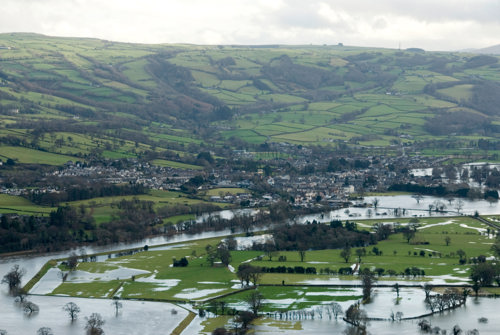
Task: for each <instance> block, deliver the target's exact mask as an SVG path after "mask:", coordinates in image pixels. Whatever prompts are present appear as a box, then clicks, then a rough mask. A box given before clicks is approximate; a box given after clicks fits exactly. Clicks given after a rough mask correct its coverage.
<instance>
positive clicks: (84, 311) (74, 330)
mask: <svg viewBox="0 0 500 335" xmlns="http://www.w3.org/2000/svg"><path fill="white" fill-rule="evenodd" d="M5 294H6V292H4V291H2V293H1V295H2V298H1V304H2V307H1V312H0V329H3V330H6V331H7V332H8V334H13V335H16V334H20V335H24V334H30V335H33V334H36V333H37V330H38V329H39V328H41V327H50V328H51V329H52V331H53V332H54V334H61V335H62V334H67V335H72V334H84V326H85V317H88V316H90V315H91V314H92V313H99V314H100V315H101V316H102V318H103V319H104V320H105V324H104V326H103V329H104V331H105V332H106V334H137V335H139V334H140V335H157V334H165V333H167V334H169V333H171V332H172V330H173V329H175V327H177V325H178V324H179V323H180V322H181V321H182V320H183V319H184V318H185V317H186V316H187V315H188V311H187V310H185V309H183V308H180V307H178V306H175V305H172V304H169V303H160V302H144V301H124V300H122V301H121V303H122V308H121V309H120V310H119V313H118V315H116V314H115V308H114V307H113V306H112V305H111V300H107V299H106V300H105V299H81V298H73V297H71V298H70V297H48V296H30V297H29V300H30V301H32V302H34V303H35V304H37V305H38V306H39V307H40V311H39V312H38V313H33V314H32V315H31V316H26V315H25V314H24V313H23V312H22V310H21V308H20V306H19V305H18V304H17V303H16V302H14V299H13V298H12V297H8V296H6V295H5ZM70 301H71V302H74V303H76V304H77V305H78V306H79V307H80V309H81V312H80V314H79V316H78V319H77V320H75V321H74V322H71V320H70V318H69V316H68V314H67V313H66V312H65V311H63V309H62V308H63V306H64V305H65V304H66V303H68V302H70Z"/></svg>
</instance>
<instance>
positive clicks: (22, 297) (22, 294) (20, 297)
mask: <svg viewBox="0 0 500 335" xmlns="http://www.w3.org/2000/svg"><path fill="white" fill-rule="evenodd" d="M15 291H16V293H15V294H14V295H15V296H16V302H19V303H21V304H22V303H24V302H25V301H26V299H27V298H28V293H27V292H26V290H25V289H24V288H22V287H21V288H18V289H16V290H15Z"/></svg>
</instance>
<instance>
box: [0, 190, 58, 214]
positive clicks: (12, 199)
mask: <svg viewBox="0 0 500 335" xmlns="http://www.w3.org/2000/svg"><path fill="white" fill-rule="evenodd" d="M53 210H54V208H52V207H45V206H38V205H35V204H33V203H31V202H30V201H29V200H27V199H25V198H23V197H21V196H13V195H7V194H0V213H16V214H19V215H46V214H48V213H50V212H51V211H53Z"/></svg>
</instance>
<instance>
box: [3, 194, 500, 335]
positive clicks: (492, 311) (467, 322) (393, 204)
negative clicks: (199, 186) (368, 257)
mask: <svg viewBox="0 0 500 335" xmlns="http://www.w3.org/2000/svg"><path fill="white" fill-rule="evenodd" d="M374 198H375V197H367V198H365V200H364V201H365V202H367V203H371V202H372V201H373V199H374ZM376 198H378V200H379V205H378V209H377V211H375V209H372V211H373V213H375V212H378V213H380V214H379V215H375V214H373V215H372V218H390V217H391V215H390V208H406V216H413V215H416V216H418V215H428V206H429V204H432V203H433V202H435V201H437V200H439V201H442V202H443V203H445V204H446V205H448V202H447V201H445V200H444V199H440V198H436V197H423V198H422V200H420V203H417V202H416V200H415V199H414V198H412V197H411V196H407V195H404V196H394V197H376ZM462 200H463V202H464V205H463V207H462V210H461V212H462V213H464V214H472V213H473V212H474V211H476V210H477V211H478V212H479V213H480V214H495V213H500V205H499V204H498V203H492V204H490V203H489V202H487V201H484V200H480V201H471V200H466V199H462ZM451 206H453V205H451ZM426 210H427V211H426ZM452 210H453V209H452ZM351 213H357V214H359V216H356V217H355V218H358V219H359V218H367V215H366V214H367V208H349V213H346V212H345V209H342V210H339V211H331V212H328V213H323V214H318V215H308V216H304V217H301V218H300V220H299V222H306V221H307V220H309V221H312V220H317V221H321V222H328V221H330V220H333V219H342V220H345V219H353V217H352V216H349V214H351ZM383 213H386V215H383ZM223 214H224V216H226V215H227V216H228V217H230V216H231V215H232V212H231V213H229V212H226V211H224V213H223ZM249 214H251V212H249ZM432 215H433V216H437V215H441V214H438V213H435V212H432ZM448 215H450V214H448ZM392 217H394V215H393V216H392ZM228 234H230V232H229V231H228V230H226V231H221V232H209V233H202V234H197V235H179V236H174V237H170V238H167V237H163V236H162V237H155V238H149V239H144V240H142V241H139V242H136V243H123V244H115V245H109V246H104V247H84V248H80V249H76V250H74V251H76V252H77V253H80V252H81V250H84V251H85V252H86V253H87V254H93V253H100V252H113V251H116V250H121V249H129V248H140V247H143V246H144V245H149V246H154V245H160V244H166V243H177V242H192V241H194V240H196V239H202V238H210V237H217V236H224V235H228ZM71 251H73V250H69V251H64V252H57V253H51V254H44V255H30V256H16V257H2V258H0V276H3V275H4V274H6V273H7V272H8V271H9V270H10V268H11V267H12V266H13V265H14V264H19V265H20V267H21V268H24V269H25V270H26V275H25V276H24V278H23V282H24V283H26V282H27V281H28V280H29V279H30V278H31V277H33V276H34V275H35V274H36V273H37V272H38V271H39V270H40V268H41V267H42V266H43V265H44V264H45V263H46V262H47V261H48V260H50V259H54V258H63V257H67V256H68V255H69V254H70V253H71ZM53 275H54V278H53V280H54V282H55V280H56V278H55V276H56V273H54V274H53ZM59 280H60V279H59ZM168 284H169V285H171V283H168ZM316 284H321V283H320V282H317V283H316ZM49 285H50V284H49ZM167 286H168V285H167ZM38 289H39V290H40V292H41V293H45V292H46V291H47V290H48V289H49V288H47V287H45V288H43V287H39V288H38ZM6 291H7V288H6V285H1V286H0V329H5V330H7V331H8V333H9V334H21V335H24V334H35V333H36V331H37V329H39V328H40V327H50V328H52V330H53V331H54V333H55V334H82V333H83V325H84V317H85V316H89V315H90V314H91V313H101V315H102V316H103V318H104V319H105V320H106V324H105V325H104V327H103V328H104V330H105V331H106V333H107V334H141V335H148V334H164V333H171V331H172V330H173V329H174V328H175V327H176V326H177V324H178V323H179V322H180V321H181V320H182V319H184V317H185V316H186V315H187V311H186V310H184V309H182V308H180V307H178V306H174V305H172V304H168V303H156V302H142V301H122V303H123V309H122V310H121V312H120V313H119V315H118V316H115V311H114V309H113V307H112V306H111V301H110V300H108V299H79V298H73V297H71V298H70V297H50V296H30V300H31V301H33V302H34V303H36V304H38V305H39V306H40V312H39V313H37V314H34V315H32V316H31V317H27V316H26V315H25V314H24V313H23V312H22V310H21V309H20V308H19V306H18V305H17V304H16V303H15V302H14V299H13V298H12V297H10V296H8V295H7V292H6ZM402 292H403V291H402ZM183 293H185V294H187V295H189V294H195V293H194V292H183ZM394 295H395V293H394V292H392V291H391V290H390V289H386V290H385V291H384V289H380V290H378V291H377V292H376V299H375V301H374V302H373V303H372V304H370V305H366V306H365V308H366V310H367V312H368V315H369V316H371V317H375V316H379V317H389V313H390V312H391V311H392V310H393V311H394V312H395V313H396V312H397V311H398V308H402V310H401V311H402V312H403V313H404V316H408V315H412V313H414V312H416V311H420V310H422V309H423V308H424V307H423V303H422V300H423V299H422V298H421V297H420V295H421V293H418V291H415V292H414V293H411V292H408V293H405V294H403V293H402V299H401V300H400V301H399V305H395V301H394V299H395V298H394ZM405 299H406V300H405ZM69 301H74V302H76V303H77V304H78V305H79V306H80V308H81V310H82V312H81V313H80V317H79V320H78V321H76V322H74V323H73V324H72V323H71V322H70V321H69V318H68V317H67V315H66V314H65V313H64V312H63V311H62V306H64V304H65V303H67V302H69ZM496 305H498V303H497V301H496V300H494V299H487V298H480V299H478V300H477V301H475V302H474V301H473V300H472V299H471V300H470V302H469V303H468V304H467V306H466V307H461V308H459V309H458V310H455V311H452V312H447V313H445V314H444V315H438V316H434V317H431V318H430V320H431V321H432V323H433V325H438V326H440V327H442V328H446V329H448V332H449V330H450V329H451V328H452V327H453V325H455V324H457V323H458V324H460V326H461V327H462V329H473V328H477V329H478V330H480V333H481V334H495V333H498V329H500V319H498V320H496V311H497V310H496ZM173 309H175V311H176V313H172V310H173ZM483 316H484V317H487V318H488V319H489V321H488V323H486V324H484V323H481V324H479V323H478V322H477V319H478V318H479V317H483ZM201 321H202V320H201V319H199V318H198V317H197V318H195V320H194V321H193V323H192V324H191V325H190V326H189V327H188V328H187V329H186V330H185V331H184V332H183V334H188V335H190V334H198V333H199V332H200V325H199V323H200V322H201ZM416 324H417V321H411V322H410V321H407V322H394V323H391V322H375V321H372V322H371V323H370V325H369V327H368V329H369V331H370V332H371V333H372V334H415V333H418V330H417V325H416ZM301 327H302V329H303V330H301V331H295V330H293V329H287V330H286V332H287V333H290V334H294V333H301V334H304V333H315V334H340V333H342V332H343V331H344V330H345V329H346V326H345V323H344V322H343V321H337V322H336V321H334V320H328V318H326V317H324V318H323V319H322V320H314V321H313V320H307V321H301ZM262 331H266V333H267V334H278V333H279V334H282V333H283V329H281V330H279V329H278V328H276V327H271V326H259V327H258V329H257V333H260V332H262Z"/></svg>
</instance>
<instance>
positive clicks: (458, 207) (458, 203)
mask: <svg viewBox="0 0 500 335" xmlns="http://www.w3.org/2000/svg"><path fill="white" fill-rule="evenodd" d="M463 207H464V201H463V200H462V199H458V200H457V201H455V209H456V210H457V212H458V213H460V211H461V210H462V208H463Z"/></svg>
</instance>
